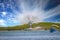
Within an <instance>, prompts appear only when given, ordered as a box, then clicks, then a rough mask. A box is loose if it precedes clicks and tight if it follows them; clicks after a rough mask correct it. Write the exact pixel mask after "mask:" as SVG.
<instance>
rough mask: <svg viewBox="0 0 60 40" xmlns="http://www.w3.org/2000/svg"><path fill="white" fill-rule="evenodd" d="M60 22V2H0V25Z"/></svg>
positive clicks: (18, 0) (6, 0)
mask: <svg viewBox="0 0 60 40" xmlns="http://www.w3.org/2000/svg"><path fill="white" fill-rule="evenodd" d="M28 18H29V19H30V20H31V21H32V23H37V22H45V21H46V22H60V0H0V25H1V26H15V25H21V24H25V23H28V22H29V19H28Z"/></svg>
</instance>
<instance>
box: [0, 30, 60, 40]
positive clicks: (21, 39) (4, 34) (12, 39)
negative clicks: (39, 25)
mask: <svg viewBox="0 0 60 40" xmlns="http://www.w3.org/2000/svg"><path fill="white" fill-rule="evenodd" d="M0 40H60V32H59V31H56V32H54V33H50V32H49V30H47V31H41V30H37V31H0Z"/></svg>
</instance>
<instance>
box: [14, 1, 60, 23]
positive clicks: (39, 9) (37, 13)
mask: <svg viewBox="0 0 60 40" xmlns="http://www.w3.org/2000/svg"><path fill="white" fill-rule="evenodd" d="M48 1H49V0H48ZM48 1H47V0H46V1H44V0H40V2H39V3H37V0H35V1H34V3H33V6H34V8H33V9H32V10H29V8H30V7H29V6H28V2H29V1H28V2H26V1H24V0H20V5H19V6H20V7H21V8H22V13H18V12H16V15H15V19H17V21H18V22H20V23H21V24H25V23H28V22H29V20H28V17H29V18H30V20H32V21H33V22H42V21H43V20H44V19H46V18H49V17H52V16H54V15H56V14H57V13H60V9H59V7H60V5H58V6H57V7H56V8H53V9H51V10H49V11H44V10H43V8H44V7H45V6H46V5H47V3H48Z"/></svg>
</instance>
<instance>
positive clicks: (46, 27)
mask: <svg viewBox="0 0 60 40" xmlns="http://www.w3.org/2000/svg"><path fill="white" fill-rule="evenodd" d="M53 24H55V25H58V26H59V28H57V27H56V29H58V30H60V23H51V22H39V23H33V24H32V28H34V27H37V26H39V27H42V28H45V29H46V30H48V29H50V27H51V26H52V25H53ZM27 28H29V25H28V24H24V25H18V26H12V27H0V30H1V31H2V30H8V31H10V30H24V29H27Z"/></svg>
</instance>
